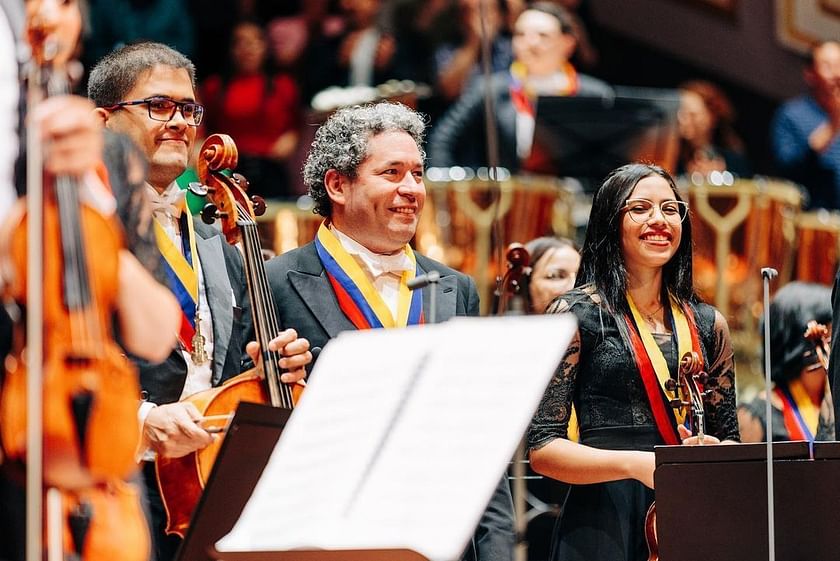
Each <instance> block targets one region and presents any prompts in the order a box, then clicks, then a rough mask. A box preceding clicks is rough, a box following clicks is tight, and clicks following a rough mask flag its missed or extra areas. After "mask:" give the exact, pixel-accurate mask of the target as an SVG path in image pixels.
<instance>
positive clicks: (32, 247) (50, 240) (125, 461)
mask: <svg viewBox="0 0 840 561" xmlns="http://www.w3.org/2000/svg"><path fill="white" fill-rule="evenodd" d="M41 8H42V3H40V2H37V1H33V2H28V3H27V16H28V22H27V23H28V27H27V31H28V35H29V40H30V45H31V49H32V58H33V60H32V70H31V72H30V75H29V84H28V87H29V91H30V95H29V101H30V105H29V110H30V111H32V110H33V109H34V106H35V104H36V102H40V100H42V99H43V97H44V94H45V92H44V90H46V95H50V96H53V95H60V94H65V93H67V92H68V90H69V88H68V86H67V80H66V79H65V65H66V63H67V62H68V60H69V54H68V52H67V51H66V49H69V48H72V45H66V44H62V43H61V42H60V41H58V40H57V39H56V38H55V36H54V33H55V32H56V31H57V29H56V20H55V19H53V18H52V17H50V16H51V14H52V13H53V12H50V11H49V10H48V9H46V8H45V9H44V10H43V11H42V9H41ZM51 8H54V6H51ZM58 31H61V30H58ZM37 132H38V131H37V130H34V129H32V130H30V131H29V135H28V144H27V150H28V153H27V156H28V160H27V179H28V183H27V185H28V189H27V204H26V210H25V211H24V208H23V206H22V205H21V206H19V207H18V208H17V209H16V210H15V212H14V214H13V216H14V217H15V218H16V219H17V221H16V225H15V227H14V228H13V230H12V235H11V238H10V239H9V240H5V242H6V243H7V244H8V246H7V251H6V254H7V257H8V260H9V263H8V264H7V266H8V269H9V270H10V271H11V278H10V279H9V281H10V282H9V285H8V287H7V290H8V296H9V297H11V298H13V299H14V300H15V301H16V302H18V303H19V304H20V305H21V306H22V307H24V308H25V310H26V312H27V316H26V337H25V344H24V343H23V341H24V337H23V336H22V335H19V336H18V337H17V339H18V341H19V342H18V345H17V346H18V352H17V354H16V355H15V356H14V357H13V358H12V359H11V360H9V361H7V366H8V371H7V374H6V377H5V379H4V385H3V388H2V393H0V439H2V443H3V451H4V455H5V458H4V462H6V463H7V464H9V466H10V467H12V468H13V467H15V466H22V465H26V469H27V499H28V501H27V506H28V509H27V532H28V535H27V554H28V556H29V557H30V558H39V557H40V552H41V550H42V548H43V545H44V544H43V543H42V532H41V528H42V527H43V526H44V521H46V531H45V532H43V534H44V535H45V536H46V538H47V542H46V551H47V553H48V556H47V557H48V559H50V560H52V559H56V560H58V559H65V558H69V559H79V560H84V561H93V560H99V559H102V560H103V561H104V560H105V559H113V558H117V557H119V558H121V559H129V560H132V561H133V560H136V561H143V560H144V559H146V558H147V557H148V551H149V543H150V538H149V532H148V528H147V526H146V521H145V517H144V515H143V513H142V509H141V506H140V501H139V493H138V491H137V490H136V489H135V488H134V487H133V486H131V485H130V484H128V483H126V478H128V477H129V476H130V475H131V474H132V473H133V472H134V471H136V469H137V466H136V462H135V461H134V454H135V452H136V447H137V444H138V442H139V431H138V428H137V421H136V404H137V399H138V397H139V395H140V394H139V383H138V379H137V373H136V371H135V370H134V368H133V367H132V366H131V365H130V364H129V362H128V360H127V359H126V358H125V357H124V356H123V354H122V351H121V350H120V349H119V347H118V346H117V345H116V343H115V342H114V341H113V339H112V337H111V335H112V329H111V325H112V324H111V319H112V316H113V314H114V313H115V310H116V298H117V292H118V287H119V280H118V270H119V253H120V251H121V250H122V247H123V245H122V241H123V238H122V232H121V230H120V228H119V226H118V225H117V224H116V222H115V219H114V217H112V216H105V215H103V214H102V213H100V212H99V211H98V210H97V209H94V208H93V207H91V206H89V205H87V204H84V203H82V202H81V201H80V197H79V191H80V186H79V184H78V181H77V180H76V178H73V177H69V176H44V175H43V162H42V161H41V153H40V145H39V143H40V142H41V139H40V138H39V137H38V135H37ZM43 179H46V181H45V182H44V183H42V180H43ZM94 247H95V248H96V251H95V252H94V251H91V249H92V248H94ZM44 507H45V508H44ZM42 515H43V516H42Z"/></svg>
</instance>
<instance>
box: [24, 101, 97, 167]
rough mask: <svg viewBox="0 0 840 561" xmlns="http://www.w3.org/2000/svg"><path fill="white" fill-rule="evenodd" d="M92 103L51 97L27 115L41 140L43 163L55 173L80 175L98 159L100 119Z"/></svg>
mask: <svg viewBox="0 0 840 561" xmlns="http://www.w3.org/2000/svg"><path fill="white" fill-rule="evenodd" d="M94 108H95V107H94V105H93V102H92V101H90V100H88V99H85V98H83V97H79V96H76V95H62V96H57V97H51V98H49V99H46V100H44V101H43V102H42V103H40V104H38V107H37V108H36V109H35V111H33V112H32V115H31V116H30V118H31V119H33V120H34V121H35V123H36V124H37V126H38V127H39V129H40V132H41V139H42V140H43V142H44V165H45V167H46V169H47V171H49V172H50V173H53V174H55V175H75V176H80V175H83V174H84V173H85V172H87V171H89V170H91V169H93V167H94V166H95V165H96V164H97V163H98V162H99V161H101V160H102V147H103V144H104V140H103V137H102V129H103V125H102V120H101V119H99V118H97V117H96V115H95V114H94V112H93V110H94Z"/></svg>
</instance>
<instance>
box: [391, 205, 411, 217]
mask: <svg viewBox="0 0 840 561" xmlns="http://www.w3.org/2000/svg"><path fill="white" fill-rule="evenodd" d="M391 212H395V213H397V214H404V215H406V216H413V215H415V214H417V209H416V208H412V207H397V208H392V209H391Z"/></svg>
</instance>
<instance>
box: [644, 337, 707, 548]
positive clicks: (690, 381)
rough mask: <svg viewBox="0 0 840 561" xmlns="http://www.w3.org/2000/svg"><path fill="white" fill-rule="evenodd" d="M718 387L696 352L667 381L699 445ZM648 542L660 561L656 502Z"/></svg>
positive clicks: (672, 402)
mask: <svg viewBox="0 0 840 561" xmlns="http://www.w3.org/2000/svg"><path fill="white" fill-rule="evenodd" d="M716 386H717V380H715V379H713V378H710V377H709V375H708V374H707V373H706V372H704V371H703V361H702V360H701V359H700V355H699V354H697V353H696V352H687V353H685V354H684V355H683V357H682V359H680V367H679V377H678V379H677V380H674V379H673V378H670V379H668V380H667V381H666V382H665V389H666V390H667V391H669V392H671V393H672V394H674V398H673V399H671V400H670V402H669V404H670V405H671V407H673V408H674V409H678V410H680V411H682V412H683V413H684V414H685V419H686V424H687V425H688V429H689V430H690V431H691V435H692V436H697V437H699V440H698V442H699V443H700V444H701V445H702V444H703V437H704V436H705V434H706V410H705V405H704V404H705V402H707V401H708V400H709V399H710V397H711V394H712V391H713V388H715V387H716ZM645 541H646V542H647V546H648V561H659V542H658V536H657V533H656V502H653V503H651V505H650V507H649V508H648V511H647V514H646V515H645Z"/></svg>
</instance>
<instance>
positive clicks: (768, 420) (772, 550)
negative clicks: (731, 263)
mask: <svg viewBox="0 0 840 561" xmlns="http://www.w3.org/2000/svg"><path fill="white" fill-rule="evenodd" d="M778 274H779V272H778V271H777V270H776V269H773V268H771V267H764V268H762V269H761V277H762V279H764V395H765V399H764V401H765V409H764V415H765V419H764V431H765V432H764V434H765V438H764V439H765V440H766V441H767V551H768V557H767V558H768V559H769V561H776V513H775V511H774V505H775V490H774V488H773V430H772V429H773V416H772V415H773V405H772V403H771V395H772V393H771V392H772V390H771V387H770V280H771V279H774V278H776V276H778Z"/></svg>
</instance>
